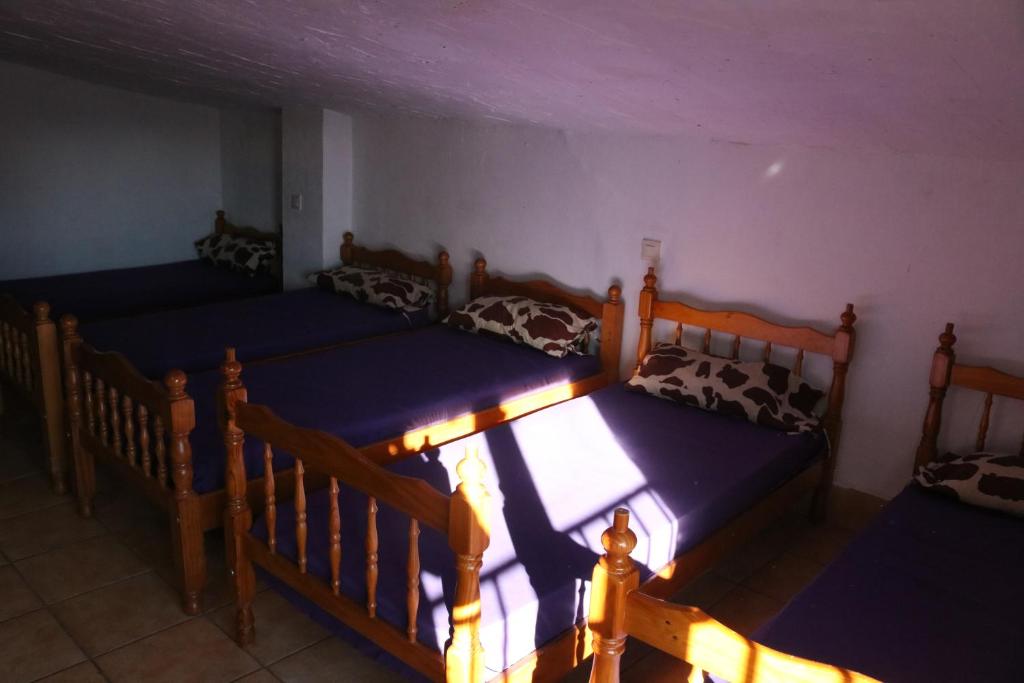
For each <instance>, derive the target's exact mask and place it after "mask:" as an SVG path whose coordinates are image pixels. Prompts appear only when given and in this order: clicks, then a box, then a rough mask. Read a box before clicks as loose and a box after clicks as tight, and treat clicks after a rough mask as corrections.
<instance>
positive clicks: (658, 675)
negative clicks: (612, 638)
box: [588, 646, 690, 683]
mask: <svg viewBox="0 0 1024 683" xmlns="http://www.w3.org/2000/svg"><path fill="white" fill-rule="evenodd" d="M627 647H628V646H627ZM588 665H589V662H588ZM689 673H690V665H689V664H687V663H686V662H683V661H682V660H680V659H676V658H675V657H673V656H671V655H667V654H665V653H664V652H662V651H660V650H652V651H651V652H649V653H648V654H647V656H645V657H644V658H643V659H641V660H639V661H638V662H636V663H635V664H633V665H632V666H629V667H627V668H625V669H623V670H622V677H621V680H622V683H683V682H685V681H686V677H687V676H688V675H689Z"/></svg>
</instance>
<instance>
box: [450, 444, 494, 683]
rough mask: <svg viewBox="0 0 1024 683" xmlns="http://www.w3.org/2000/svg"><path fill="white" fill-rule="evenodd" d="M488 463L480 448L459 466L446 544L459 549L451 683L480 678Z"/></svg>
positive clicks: (479, 682)
mask: <svg viewBox="0 0 1024 683" xmlns="http://www.w3.org/2000/svg"><path fill="white" fill-rule="evenodd" d="M484 470H485V467H484V464H483V463H482V462H481V461H480V458H479V454H478V453H477V452H476V451H470V452H467V453H466V457H465V458H463V459H462V461H461V462H460V463H459V464H458V466H457V467H456V471H457V472H458V474H459V480H460V481H461V483H460V484H459V485H458V487H456V489H455V492H454V493H453V494H452V497H451V511H450V514H449V523H448V544H449V545H450V546H451V548H452V550H454V551H455V571H456V574H457V579H456V584H455V602H454V605H453V607H452V631H451V634H452V635H451V638H449V639H448V643H447V645H446V647H445V650H444V665H445V680H446V681H448V683H482V681H483V680H484V650H483V647H482V646H481V644H480V564H481V559H482V557H483V554H484V550H486V549H487V546H488V544H489V543H490V496H489V495H488V493H487V489H485V488H484V485H483V475H484Z"/></svg>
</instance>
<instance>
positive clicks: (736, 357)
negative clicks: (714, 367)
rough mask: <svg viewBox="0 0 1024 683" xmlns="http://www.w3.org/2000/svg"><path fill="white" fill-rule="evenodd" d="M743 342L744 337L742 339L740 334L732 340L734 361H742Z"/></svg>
mask: <svg viewBox="0 0 1024 683" xmlns="http://www.w3.org/2000/svg"><path fill="white" fill-rule="evenodd" d="M742 342H743V337H741V336H740V335H738V334H737V335H736V336H735V337H733V338H732V359H733V360H739V359H740V344H741V343H742Z"/></svg>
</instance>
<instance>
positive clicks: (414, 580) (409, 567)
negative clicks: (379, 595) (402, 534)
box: [405, 517, 420, 643]
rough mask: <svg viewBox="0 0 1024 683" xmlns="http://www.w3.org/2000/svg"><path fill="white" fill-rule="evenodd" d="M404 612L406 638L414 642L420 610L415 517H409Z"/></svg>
mask: <svg viewBox="0 0 1024 683" xmlns="http://www.w3.org/2000/svg"><path fill="white" fill-rule="evenodd" d="M406 576H407V584H406V599H405V603H406V614H408V626H407V627H406V629H405V635H406V638H408V640H409V642H410V643H415V642H416V631H417V626H416V618H417V616H418V615H419V611H420V523H419V521H418V520H417V519H416V518H415V517H412V518H410V519H409V559H408V561H407V562H406Z"/></svg>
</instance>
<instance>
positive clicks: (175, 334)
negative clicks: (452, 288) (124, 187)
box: [81, 289, 430, 379]
mask: <svg viewBox="0 0 1024 683" xmlns="http://www.w3.org/2000/svg"><path fill="white" fill-rule="evenodd" d="M429 322H430V311H429V310H428V309H422V310H421V311H418V312H416V313H412V314H408V313H404V312H402V311H396V310H393V309H389V308H383V307H380V306H373V305H371V304H366V303H360V302H358V301H356V300H355V299H353V298H351V297H347V296H342V295H338V294H334V293H332V292H325V291H323V290H319V289H303V290H298V291H294V292H283V293H279V294H270V295H267V296H261V297H252V298H248V299H239V300H236V301H222V302H218V303H214V304H207V305H205V306H196V307H194V308H183V309H178V310H173V311H161V312H159V313H150V314H147V315H140V316H135V317H133V318H117V319H114V320H104V321H100V322H95V323H91V324H88V325H83V326H82V328H81V332H82V338H83V339H85V340H86V341H87V342H88V343H89V344H91V345H92V346H94V347H96V348H97V349H100V350H114V351H119V352H121V353H123V354H124V355H125V356H127V357H128V359H129V360H130V361H132V363H133V364H134V365H135V367H136V368H138V370H139V371H140V372H142V373H143V374H144V375H146V376H147V377H151V378H153V379H161V378H162V377H163V375H164V374H165V373H166V372H167V371H168V370H170V369H172V368H178V369H180V370H184V371H185V372H198V371H200V370H209V369H211V368H217V367H219V366H220V364H221V362H222V361H223V360H224V347H226V346H234V347H235V348H236V350H237V353H238V359H239V360H240V361H242V362H243V363H244V362H246V361H252V360H258V359H260V358H270V357H271V356H280V355H284V354H287V353H293V352H296V351H302V350H303V349H315V348H317V347H321V346H329V345H331V344H340V343H342V342H348V341H354V340H356V339H363V338H366V337H374V336H377V335H382V334H387V333H390V332H399V331H402V330H409V329H412V328H414V327H421V326H423V325H426V324H427V323H429Z"/></svg>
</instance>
